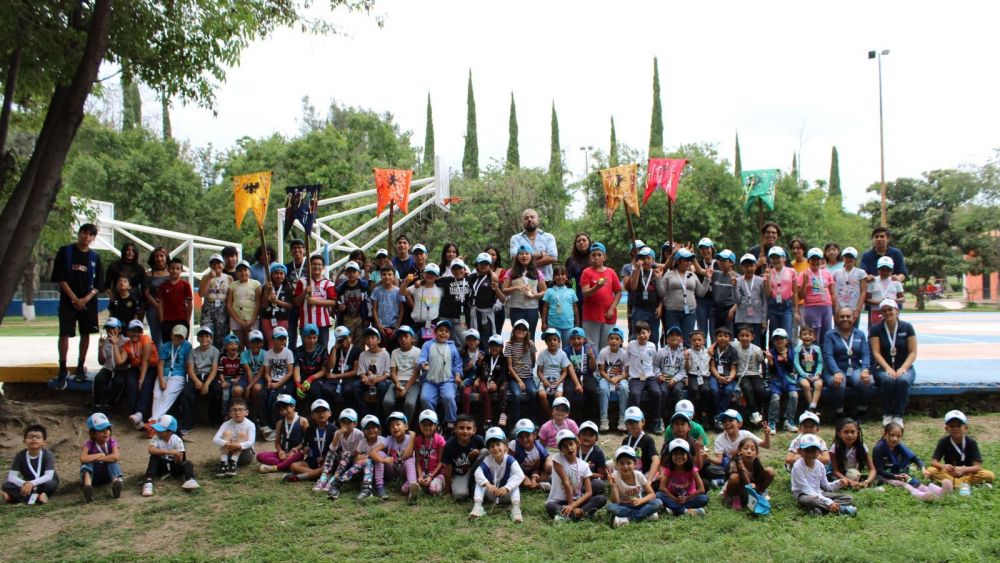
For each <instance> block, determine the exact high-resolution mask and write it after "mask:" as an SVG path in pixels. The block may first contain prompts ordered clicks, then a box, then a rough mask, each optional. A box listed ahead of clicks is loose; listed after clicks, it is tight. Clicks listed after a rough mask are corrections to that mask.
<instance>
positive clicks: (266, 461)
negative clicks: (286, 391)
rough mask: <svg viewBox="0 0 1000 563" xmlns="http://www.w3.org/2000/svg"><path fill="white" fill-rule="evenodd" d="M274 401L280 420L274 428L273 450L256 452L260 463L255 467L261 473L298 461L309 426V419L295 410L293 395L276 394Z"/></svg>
mask: <svg viewBox="0 0 1000 563" xmlns="http://www.w3.org/2000/svg"><path fill="white" fill-rule="evenodd" d="M275 403H276V404H277V405H278V414H280V415H281V420H279V421H278V427H277V428H276V429H275V430H276V432H275V434H276V436H275V439H274V451H273V452H260V453H259V454H257V461H258V462H259V463H260V467H258V468H257V469H258V471H260V472H261V473H274V472H276V471H287V470H288V469H289V468H290V467H291V466H292V464H293V463H295V462H296V461H300V460H301V459H302V449H303V447H304V446H305V443H304V442H303V439H304V438H305V431H306V429H307V428H309V421H307V420H306V419H305V418H303V417H301V416H299V414H298V413H297V412H295V398H294V397H292V396H291V395H278V398H277V400H276V401H275Z"/></svg>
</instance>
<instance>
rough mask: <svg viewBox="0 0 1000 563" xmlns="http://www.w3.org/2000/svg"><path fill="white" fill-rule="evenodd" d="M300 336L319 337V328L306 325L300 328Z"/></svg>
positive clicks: (313, 325) (309, 324) (311, 324)
mask: <svg viewBox="0 0 1000 563" xmlns="http://www.w3.org/2000/svg"><path fill="white" fill-rule="evenodd" d="M302 336H319V327H318V326H316V325H315V324H313V323H307V324H306V326H304V327H302Z"/></svg>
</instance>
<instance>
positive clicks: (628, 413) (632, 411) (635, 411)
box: [625, 407, 646, 422]
mask: <svg viewBox="0 0 1000 563" xmlns="http://www.w3.org/2000/svg"><path fill="white" fill-rule="evenodd" d="M642 420H646V415H644V414H642V409H640V408H639V407H629V408H627V409H625V422H629V421H632V422H639V421H642Z"/></svg>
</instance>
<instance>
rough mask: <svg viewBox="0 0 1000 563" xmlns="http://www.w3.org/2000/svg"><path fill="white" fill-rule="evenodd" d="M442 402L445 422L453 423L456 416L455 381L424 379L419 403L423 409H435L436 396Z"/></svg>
mask: <svg viewBox="0 0 1000 563" xmlns="http://www.w3.org/2000/svg"><path fill="white" fill-rule="evenodd" d="M439 397H440V399H441V401H442V402H443V403H444V420H445V422H449V423H454V422H455V418H457V417H458V406H457V405H456V403H455V381H454V380H448V381H444V382H441V383H433V382H430V381H425V382H424V383H423V385H422V386H421V389H420V404H421V406H422V407H423V408H424V409H430V410H432V411H436V410H437V405H438V398H439Z"/></svg>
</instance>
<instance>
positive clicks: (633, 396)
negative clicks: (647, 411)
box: [627, 376, 663, 422]
mask: <svg viewBox="0 0 1000 563" xmlns="http://www.w3.org/2000/svg"><path fill="white" fill-rule="evenodd" d="M627 381H628V406H630V407H639V408H642V399H643V397H645V398H647V399H649V402H650V403H651V404H652V406H653V416H652V418H650V417H647V420H649V421H650V422H653V421H656V420H660V419H662V418H663V394H662V393H661V392H660V384H659V383H658V382H657V381H656V378H655V377H653V376H649V377H647V378H646V381H642V380H640V379H639V378H638V377H634V378H631V379H629V380H627Z"/></svg>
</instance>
